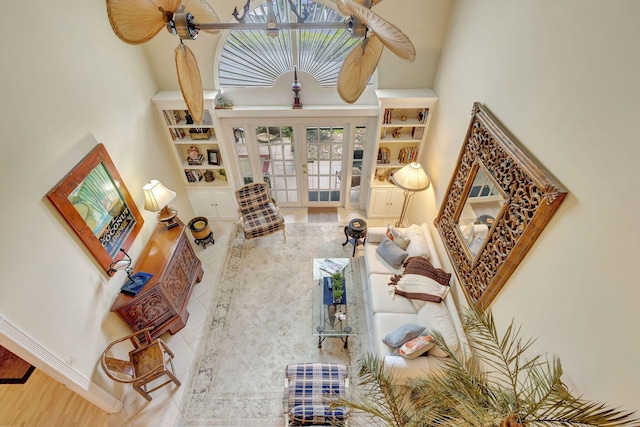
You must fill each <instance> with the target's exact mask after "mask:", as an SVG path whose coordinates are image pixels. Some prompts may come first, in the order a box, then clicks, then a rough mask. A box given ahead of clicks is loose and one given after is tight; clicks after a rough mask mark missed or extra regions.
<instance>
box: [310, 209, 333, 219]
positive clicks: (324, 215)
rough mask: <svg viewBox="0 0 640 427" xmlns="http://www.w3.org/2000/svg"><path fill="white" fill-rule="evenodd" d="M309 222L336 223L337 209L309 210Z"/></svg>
mask: <svg viewBox="0 0 640 427" xmlns="http://www.w3.org/2000/svg"><path fill="white" fill-rule="evenodd" d="M307 221H308V222H336V221H338V209H337V208H307Z"/></svg>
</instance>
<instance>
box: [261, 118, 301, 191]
mask: <svg viewBox="0 0 640 427" xmlns="http://www.w3.org/2000/svg"><path fill="white" fill-rule="evenodd" d="M255 132H256V140H257V143H258V155H259V156H260V167H261V168H262V169H261V174H262V179H263V180H264V181H265V182H266V183H268V184H269V185H270V186H271V195H272V196H273V198H274V199H276V201H277V202H278V203H297V202H298V197H297V191H298V189H297V184H296V163H295V159H294V150H293V128H292V127H291V126H256V128H255Z"/></svg>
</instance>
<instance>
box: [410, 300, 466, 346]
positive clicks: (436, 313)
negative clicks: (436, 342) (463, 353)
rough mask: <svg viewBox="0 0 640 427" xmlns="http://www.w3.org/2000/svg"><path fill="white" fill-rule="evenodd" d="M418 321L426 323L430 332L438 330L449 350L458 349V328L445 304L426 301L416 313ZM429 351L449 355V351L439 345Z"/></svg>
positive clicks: (421, 323) (422, 323)
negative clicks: (446, 351)
mask: <svg viewBox="0 0 640 427" xmlns="http://www.w3.org/2000/svg"><path fill="white" fill-rule="evenodd" d="M416 323H417V324H419V325H424V326H425V327H426V329H427V330H428V331H429V332H433V331H438V332H439V333H440V334H441V335H442V338H443V339H444V342H445V343H446V344H447V347H449V350H451V351H456V350H457V349H458V346H459V343H458V335H457V333H456V328H455V326H454V324H453V321H452V320H451V316H450V315H449V311H448V310H447V307H446V305H445V304H442V303H440V304H438V303H435V302H428V301H427V302H425V304H424V306H423V307H422V308H421V309H420V310H419V311H418V314H417V315H416ZM428 353H429V355H431V356H437V357H447V353H445V352H444V351H443V350H442V349H440V348H439V347H438V346H435V347H433V348H432V349H431V350H429V352H428Z"/></svg>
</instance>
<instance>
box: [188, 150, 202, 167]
mask: <svg viewBox="0 0 640 427" xmlns="http://www.w3.org/2000/svg"><path fill="white" fill-rule="evenodd" d="M187 162H188V163H189V165H191V166H201V165H202V164H203V163H204V154H202V153H200V154H199V155H198V157H197V158H195V159H192V158H191V157H189V156H187Z"/></svg>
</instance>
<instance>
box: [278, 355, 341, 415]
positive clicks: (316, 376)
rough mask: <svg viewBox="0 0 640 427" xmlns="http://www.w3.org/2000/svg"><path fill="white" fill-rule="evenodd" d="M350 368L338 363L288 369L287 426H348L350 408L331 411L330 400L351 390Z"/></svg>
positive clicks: (286, 372)
mask: <svg viewBox="0 0 640 427" xmlns="http://www.w3.org/2000/svg"><path fill="white" fill-rule="evenodd" d="M348 373H349V371H348V367H347V366H346V365H342V364H338V363H301V364H295V365H288V366H287V367H286V369H285V395H284V402H283V403H284V408H283V409H284V417H285V426H308V425H314V426H317V425H331V426H347V421H348V417H349V412H348V408H345V407H337V408H334V409H330V407H329V404H328V400H329V399H331V398H335V397H338V396H341V395H344V394H345V393H346V392H347V390H348V388H349V378H348Z"/></svg>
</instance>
